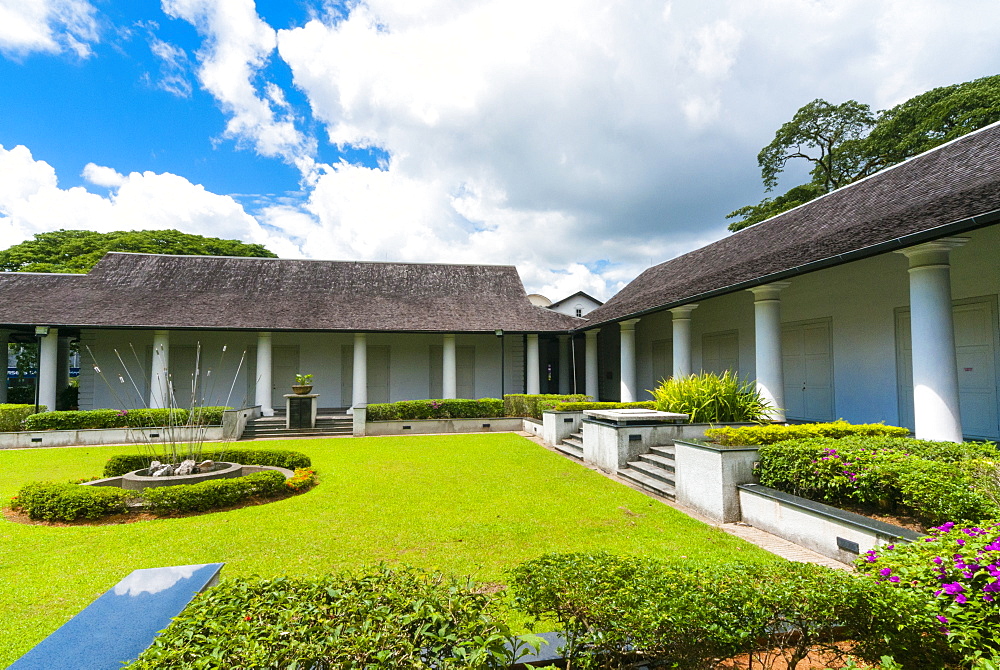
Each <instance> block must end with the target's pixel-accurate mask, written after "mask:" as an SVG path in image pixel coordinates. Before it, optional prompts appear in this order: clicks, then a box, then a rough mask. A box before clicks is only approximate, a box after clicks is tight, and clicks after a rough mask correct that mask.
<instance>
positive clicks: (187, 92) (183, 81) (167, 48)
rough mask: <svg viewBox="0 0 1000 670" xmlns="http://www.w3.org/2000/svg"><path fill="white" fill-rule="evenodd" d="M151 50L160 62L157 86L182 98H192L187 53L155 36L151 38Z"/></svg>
mask: <svg viewBox="0 0 1000 670" xmlns="http://www.w3.org/2000/svg"><path fill="white" fill-rule="evenodd" d="M149 50H150V51H151V52H152V53H153V55H154V56H156V57H157V59H159V61H160V79H159V81H157V82H156V86H157V87H158V88H161V89H163V90H164V91H166V92H168V93H173V94H174V95H176V96H178V97H180V98H188V97H191V82H190V81H188V70H189V69H190V63H189V61H188V55H187V52H186V51H184V49H181V48H180V47H178V46H175V45H173V44H170V43H169V42H164V41H163V40H161V39H159V38H157V37H156V36H154V35H151V36H150V39H149Z"/></svg>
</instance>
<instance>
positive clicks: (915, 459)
mask: <svg viewBox="0 0 1000 670" xmlns="http://www.w3.org/2000/svg"><path fill="white" fill-rule="evenodd" d="M990 452H992V453H993V454H995V453H996V448H995V447H994V446H993V445H983V444H971V443H970V444H958V445H957V444H954V443H951V442H926V441H923V440H911V439H899V438H861V437H845V438H841V439H838V440H835V439H828V438H814V439H809V440H790V441H786V442H778V443H776V444H772V445H765V446H763V447H761V449H760V452H759V454H760V465H759V466H758V471H757V474H758V475H759V477H760V482H761V483H762V484H764V485H765V486H770V487H773V488H776V489H779V490H782V491H786V492H788V493H792V494H794V495H799V496H802V497H804V498H809V499H811V500H821V501H824V502H828V503H831V504H834V505H844V504H848V505H849V504H858V505H864V506H873V507H874V506H878V507H886V508H895V509H901V510H902V511H908V512H910V513H912V514H913V515H914V516H916V517H917V518H918V519H920V520H922V521H924V522H925V523H942V522H944V521H947V520H951V519H965V520H969V521H978V520H981V519H984V518H990V517H993V516H998V515H1000V508H998V506H997V504H996V503H995V502H994V501H993V500H991V498H990V495H989V492H988V491H986V490H985V489H984V488H983V487H984V485H985V480H982V479H976V478H973V477H972V476H970V474H969V472H970V471H971V468H973V467H975V465H976V464H977V463H980V462H984V461H983V459H982V456H983V455H986V454H990Z"/></svg>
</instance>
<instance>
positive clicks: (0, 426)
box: [0, 404, 46, 433]
mask: <svg viewBox="0 0 1000 670" xmlns="http://www.w3.org/2000/svg"><path fill="white" fill-rule="evenodd" d="M39 409H40V410H42V411H44V410H45V409H46V407H45V405H40V406H39ZM34 413H35V406H34V405H14V404H3V405H0V433H3V432H13V431H18V430H25V428H24V420H25V419H27V418H28V417H29V416H31V415H32V414H34Z"/></svg>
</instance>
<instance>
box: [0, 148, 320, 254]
mask: <svg viewBox="0 0 1000 670" xmlns="http://www.w3.org/2000/svg"><path fill="white" fill-rule="evenodd" d="M83 175H84V178H86V179H87V180H88V181H90V182H91V183H93V184H97V185H99V186H103V187H107V188H112V189H114V190H113V191H112V193H110V194H109V195H107V196H102V195H98V194H95V193H91V192H89V191H87V190H86V189H85V188H82V187H79V186H77V187H73V188H69V189H63V188H60V187H59V184H58V179H57V177H56V173H55V170H54V169H53V168H52V166H51V165H49V164H48V163H46V162H45V161H41V160H35V159H34V158H33V157H32V155H31V152H30V151H29V150H28V149H27V148H26V147H24V146H16V147H14V148H13V149H10V150H7V149H4V148H3V147H2V146H0V240H3V241H4V242H5V244H4V246H8V245H12V244H17V243H18V242H21V241H23V240H26V239H30V238H31V236H32V235H34V234H35V233H38V232H44V231H49V230H56V229H59V228H65V229H80V230H95V231H99V232H109V231H113V230H149V229H154V230H155V229H160V230H162V229H167V228H173V229H177V230H180V231H182V232H187V233H195V234H198V235H208V236H211V237H222V238H227V239H239V240H243V241H245V242H252V243H257V244H264V245H265V246H267V247H268V248H270V249H271V250H273V251H275V252H276V253H280V254H283V255H286V256H301V255H302V253H301V250H300V249H298V248H297V247H296V246H294V245H292V244H291V243H289V242H288V241H287V239H286V238H285V237H284V236H280V235H274V234H273V233H271V232H269V231H267V230H266V229H265V228H264V227H262V226H261V225H260V224H259V223H258V222H257V220H256V219H254V217H252V216H250V215H249V214H247V213H246V212H245V211H244V210H243V207H242V206H241V205H240V204H239V203H238V202H236V201H235V200H233V199H232V198H230V197H229V196H224V195H217V194H215V193H210V192H209V191H207V190H206V189H205V188H204V187H203V186H201V185H199V184H192V183H191V182H189V181H188V180H187V179H184V178H183V177H179V176H177V175H174V174H169V173H166V174H155V173H153V172H143V173H138V172H133V173H131V174H129V175H127V176H126V175H121V174H119V173H117V172H116V171H115V170H114V169H112V168H109V167H102V166H98V165H95V164H93V163H88V164H87V166H86V167H85V168H84V171H83Z"/></svg>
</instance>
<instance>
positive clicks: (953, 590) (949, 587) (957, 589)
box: [944, 582, 965, 596]
mask: <svg viewBox="0 0 1000 670" xmlns="http://www.w3.org/2000/svg"><path fill="white" fill-rule="evenodd" d="M963 591H965V587H964V586H962V584H961V583H959V582H952V583H951V584H945V585H944V592H945V593H947V594H948V595H950V596H953V595H957V594H959V593H962V592H963Z"/></svg>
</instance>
